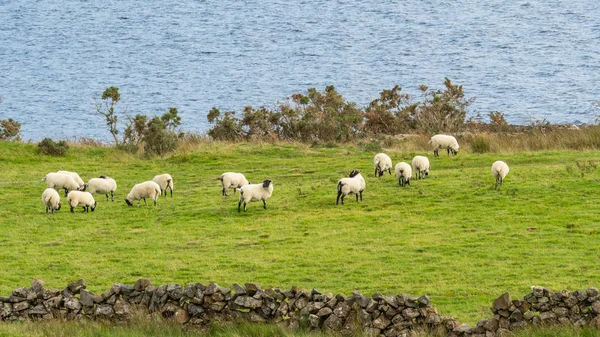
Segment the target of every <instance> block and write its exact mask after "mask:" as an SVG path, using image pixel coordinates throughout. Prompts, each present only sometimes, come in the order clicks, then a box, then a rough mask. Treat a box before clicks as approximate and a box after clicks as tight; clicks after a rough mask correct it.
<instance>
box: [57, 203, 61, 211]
mask: <svg viewBox="0 0 600 337" xmlns="http://www.w3.org/2000/svg"><path fill="white" fill-rule="evenodd" d="M60 206H62V203H60V202H59V203H58V207H57V208H56V210H57V211H59V210H60Z"/></svg>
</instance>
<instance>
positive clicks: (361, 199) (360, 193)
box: [358, 191, 362, 201]
mask: <svg viewBox="0 0 600 337" xmlns="http://www.w3.org/2000/svg"><path fill="white" fill-rule="evenodd" d="M358 193H360V201H362V191H360V192H358Z"/></svg>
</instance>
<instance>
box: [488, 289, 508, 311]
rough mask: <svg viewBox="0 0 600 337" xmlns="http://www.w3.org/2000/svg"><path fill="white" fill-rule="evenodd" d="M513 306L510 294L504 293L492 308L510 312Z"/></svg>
mask: <svg viewBox="0 0 600 337" xmlns="http://www.w3.org/2000/svg"><path fill="white" fill-rule="evenodd" d="M511 304H512V303H511V299H510V294H509V293H504V294H502V295H500V297H498V298H497V299H496V300H495V301H494V303H493V305H492V306H493V307H494V308H495V309H497V310H508V307H509V306H510V305H511Z"/></svg>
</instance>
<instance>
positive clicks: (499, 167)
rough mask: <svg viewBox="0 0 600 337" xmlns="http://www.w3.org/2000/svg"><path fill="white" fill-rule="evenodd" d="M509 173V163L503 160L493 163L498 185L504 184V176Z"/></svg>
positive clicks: (493, 171) (493, 172)
mask: <svg viewBox="0 0 600 337" xmlns="http://www.w3.org/2000/svg"><path fill="white" fill-rule="evenodd" d="M507 174H508V165H506V163H505V162H503V161H502V160H498V161H495V162H494V163H493V164H492V175H493V176H494V178H496V187H498V186H499V185H502V182H504V178H506V175H507Z"/></svg>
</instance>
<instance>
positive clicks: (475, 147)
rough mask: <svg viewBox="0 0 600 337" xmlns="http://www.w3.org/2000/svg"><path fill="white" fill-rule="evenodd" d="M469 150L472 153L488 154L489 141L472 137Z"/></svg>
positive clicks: (479, 137)
mask: <svg viewBox="0 0 600 337" xmlns="http://www.w3.org/2000/svg"><path fill="white" fill-rule="evenodd" d="M471 150H472V151H473V153H487V152H490V141H489V140H488V139H485V138H483V137H481V136H476V137H473V140H472V141H471Z"/></svg>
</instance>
